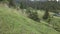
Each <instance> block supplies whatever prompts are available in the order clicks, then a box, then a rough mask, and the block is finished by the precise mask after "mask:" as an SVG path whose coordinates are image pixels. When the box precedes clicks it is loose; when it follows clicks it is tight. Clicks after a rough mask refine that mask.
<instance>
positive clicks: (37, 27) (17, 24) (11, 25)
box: [0, 7, 60, 34]
mask: <svg viewBox="0 0 60 34" xmlns="http://www.w3.org/2000/svg"><path fill="white" fill-rule="evenodd" d="M0 34H60V33H59V32H57V31H56V30H54V29H53V28H51V27H49V26H46V25H45V24H43V23H38V22H35V21H33V20H31V19H29V18H27V17H24V16H22V15H21V14H19V13H18V12H17V11H15V10H14V9H10V8H6V7H0Z"/></svg>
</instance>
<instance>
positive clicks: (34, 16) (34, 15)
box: [26, 8, 40, 22]
mask: <svg viewBox="0 0 60 34" xmlns="http://www.w3.org/2000/svg"><path fill="white" fill-rule="evenodd" d="M30 9H31V10H30ZM26 13H27V15H28V17H29V18H31V19H33V20H34V21H37V22H40V19H39V18H38V13H37V11H33V9H32V8H28V9H27V11H26Z"/></svg>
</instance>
